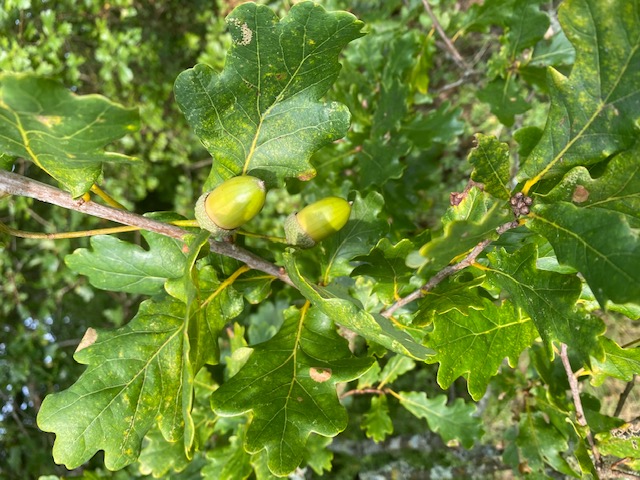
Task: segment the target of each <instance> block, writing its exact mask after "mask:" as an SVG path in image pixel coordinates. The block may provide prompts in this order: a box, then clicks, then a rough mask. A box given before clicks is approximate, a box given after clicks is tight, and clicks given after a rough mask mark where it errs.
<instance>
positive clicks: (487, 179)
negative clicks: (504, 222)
mask: <svg viewBox="0 0 640 480" xmlns="http://www.w3.org/2000/svg"><path fill="white" fill-rule="evenodd" d="M476 142H477V144H476V146H475V147H474V148H473V149H472V150H471V152H470V153H469V158H468V160H469V163H470V164H471V165H473V172H472V173H471V179H472V180H474V181H476V182H480V183H482V184H483V185H484V190H485V191H486V192H488V193H490V194H491V195H493V196H494V197H496V198H501V199H502V200H509V198H510V197H511V189H510V188H509V180H510V176H511V162H510V159H509V145H507V144H506V143H503V142H499V141H498V139H497V138H495V137H492V136H488V135H482V134H481V133H477V134H476Z"/></svg>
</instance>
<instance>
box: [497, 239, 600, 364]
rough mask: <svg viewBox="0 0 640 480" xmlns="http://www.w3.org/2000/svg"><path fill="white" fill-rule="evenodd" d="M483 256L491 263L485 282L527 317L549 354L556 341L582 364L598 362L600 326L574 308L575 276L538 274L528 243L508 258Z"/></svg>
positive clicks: (500, 252) (505, 255) (534, 249)
mask: <svg viewBox="0 0 640 480" xmlns="http://www.w3.org/2000/svg"><path fill="white" fill-rule="evenodd" d="M487 256H488V257H489V260H490V262H491V268H490V269H489V270H488V271H487V279H488V280H489V281H490V282H491V283H492V284H494V285H496V286H497V287H499V288H501V289H503V290H504V291H505V292H506V293H508V294H509V296H510V298H511V301H512V302H513V303H514V305H515V306H516V307H517V308H521V309H522V310H523V311H524V312H526V313H527V315H528V316H530V317H531V319H532V320H533V323H534V324H535V326H536V328H537V330H538V332H539V333H540V336H541V337H542V340H543V341H544V343H545V345H546V346H547V348H548V351H549V352H550V351H551V343H552V342H553V341H555V340H558V341H560V342H564V343H566V344H567V345H568V346H569V347H570V348H573V349H574V350H576V351H577V352H579V353H580V355H581V359H582V361H584V362H588V359H589V356H590V355H591V356H594V357H597V358H602V355H603V351H602V345H601V344H600V343H599V336H600V335H602V334H603V333H604V324H603V323H602V321H601V320H600V319H598V318H596V317H592V316H590V315H588V314H585V313H583V312H581V311H579V310H578V309H577V308H576V305H575V304H576V302H577V300H578V298H579V297H580V291H581V285H580V280H579V279H578V278H577V277H576V276H575V275H562V274H559V273H556V272H549V271H545V270H539V269H538V268H537V267H536V260H537V258H538V251H537V247H536V245H535V244H532V243H531V244H527V245H525V246H523V247H522V248H520V249H519V250H517V251H515V252H513V253H510V254H508V253H506V251H505V250H504V249H501V250H498V251H495V252H493V253H489V254H488V255H487Z"/></svg>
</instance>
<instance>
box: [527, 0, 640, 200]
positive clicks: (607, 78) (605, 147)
mask: <svg viewBox="0 0 640 480" xmlns="http://www.w3.org/2000/svg"><path fill="white" fill-rule="evenodd" d="M638 17H640V4H639V3H638V2H629V1H627V0H611V1H608V2H602V1H600V0H567V1H566V2H563V4H562V5H561V6H560V7H559V9H558V19H559V21H560V24H561V25H562V28H563V30H564V32H565V34H566V35H567V38H568V39H569V40H570V41H571V43H572V44H573V46H574V47H575V49H576V52H577V54H576V62H575V65H574V66H573V69H572V71H571V75H570V76H569V77H565V76H564V75H562V74H561V73H559V72H558V71H556V70H554V69H549V74H548V81H549V88H550V93H551V107H550V110H549V115H548V117H547V124H546V126H545V129H544V132H543V135H542V138H541V139H540V142H539V143H538V145H537V146H536V147H535V148H534V150H533V151H532V152H531V154H530V155H529V157H528V158H527V160H526V161H525V162H524V163H523V165H522V168H521V169H520V171H519V173H518V177H517V179H518V180H519V181H524V180H527V183H526V184H525V187H524V191H525V193H527V192H528V191H529V189H530V188H531V187H532V186H533V185H534V184H536V183H537V182H538V181H539V180H540V179H541V178H543V177H553V176H557V175H561V174H563V173H565V172H566V171H567V170H569V169H570V168H572V167H575V166H579V165H591V164H594V163H597V162H599V161H601V160H603V159H605V158H607V157H608V156H611V155H613V154H615V153H617V152H621V151H624V150H626V149H628V148H630V147H632V146H633V144H634V143H635V142H636V138H637V135H638V130H637V121H638V118H639V113H638V112H640V88H639V87H638V85H640V62H639V61H638V59H639V58H640V25H639V24H638V22H637V19H638Z"/></svg>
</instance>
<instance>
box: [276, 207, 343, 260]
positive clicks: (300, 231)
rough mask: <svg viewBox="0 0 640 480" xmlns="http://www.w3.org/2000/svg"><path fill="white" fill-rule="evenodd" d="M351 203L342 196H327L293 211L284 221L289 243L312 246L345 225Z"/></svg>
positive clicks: (303, 246)
mask: <svg viewBox="0 0 640 480" xmlns="http://www.w3.org/2000/svg"><path fill="white" fill-rule="evenodd" d="M350 215H351V204H349V202H347V201H346V200H345V199H343V198H340V197H326V198H323V199H322V200H318V201H317V202H315V203H312V204H311V205H307V206H306V207H304V208H303V209H302V210H300V211H299V212H298V213H292V214H291V215H289V216H288V217H287V219H286V220H285V223H284V232H285V236H286V237H287V243H289V244H290V245H295V246H297V247H301V248H311V247H313V246H314V245H315V244H316V243H318V242H320V241H322V240H324V239H325V238H327V237H328V236H330V235H332V234H334V233H336V232H337V231H338V230H340V229H341V228H342V227H344V226H345V224H346V223H347V221H348V220H349V216H350Z"/></svg>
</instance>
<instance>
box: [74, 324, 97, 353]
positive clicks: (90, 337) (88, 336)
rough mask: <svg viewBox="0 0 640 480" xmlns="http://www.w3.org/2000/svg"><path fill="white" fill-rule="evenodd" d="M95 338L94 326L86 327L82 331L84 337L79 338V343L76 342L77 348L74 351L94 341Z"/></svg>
mask: <svg viewBox="0 0 640 480" xmlns="http://www.w3.org/2000/svg"><path fill="white" fill-rule="evenodd" d="M97 339H98V332H97V331H96V330H95V328H91V327H89V328H87V331H86V332H85V333H84V337H82V340H80V343H79V344H78V348H76V353H78V352H79V351H80V350H84V349H85V348H87V347H90V346H91V345H93V344H94V343H96V340H97Z"/></svg>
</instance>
